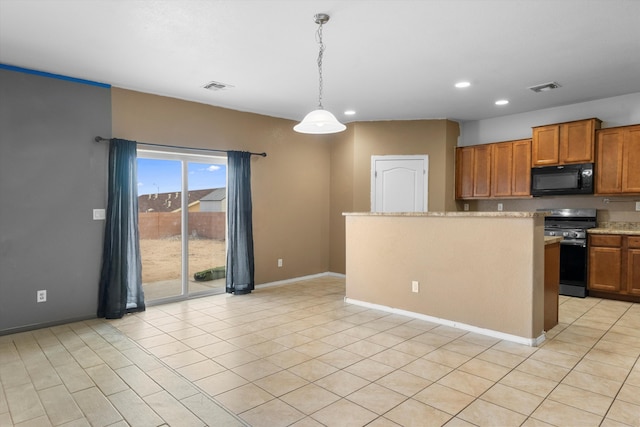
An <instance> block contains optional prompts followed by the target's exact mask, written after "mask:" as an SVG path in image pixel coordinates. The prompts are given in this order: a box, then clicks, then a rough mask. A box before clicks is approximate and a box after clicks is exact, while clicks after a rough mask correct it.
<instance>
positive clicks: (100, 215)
mask: <svg viewBox="0 0 640 427" xmlns="http://www.w3.org/2000/svg"><path fill="white" fill-rule="evenodd" d="M106 217H107V216H106V213H105V210H104V209H94V210H93V219H94V220H96V221H98V220H101V219H105V218H106Z"/></svg>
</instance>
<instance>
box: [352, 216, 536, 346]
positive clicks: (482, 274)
mask: <svg viewBox="0 0 640 427" xmlns="http://www.w3.org/2000/svg"><path fill="white" fill-rule="evenodd" d="M545 215H546V213H544V212H424V213H398V214H389V213H345V214H344V216H345V220H346V298H345V299H346V301H347V302H350V303H353V304H359V305H363V306H368V307H374V308H377V309H382V310H387V311H390V312H395V313H400V314H405V315H410V316H413V317H416V318H420V319H424V320H428V321H431V322H436V323H439V324H443V325H448V326H452V327H456V328H461V329H465V330H468V331H473V332H477V333H481V334H485V335H490V336H494V337H496V338H500V339H506V340H510V341H514V342H518V343H522V344H526V345H530V346H537V345H538V344H540V343H541V342H542V341H544V304H545V298H544V264H545V261H544V256H545V238H544V217H545ZM416 291H417V292H416Z"/></svg>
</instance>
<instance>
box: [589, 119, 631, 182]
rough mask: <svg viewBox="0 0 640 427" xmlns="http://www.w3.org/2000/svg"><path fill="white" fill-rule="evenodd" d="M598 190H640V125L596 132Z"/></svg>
mask: <svg viewBox="0 0 640 427" xmlns="http://www.w3.org/2000/svg"><path fill="white" fill-rule="evenodd" d="M595 175H596V188H595V193H596V194H620V193H626V194H634V193H640V125H633V126H621V127H615V128H607V129H601V130H599V131H597V132H596V170H595Z"/></svg>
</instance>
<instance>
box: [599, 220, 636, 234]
mask: <svg viewBox="0 0 640 427" xmlns="http://www.w3.org/2000/svg"><path fill="white" fill-rule="evenodd" d="M587 232H588V233H590V234H625V235H629V236H640V222H601V223H598V227H596V228H590V229H589V230H587Z"/></svg>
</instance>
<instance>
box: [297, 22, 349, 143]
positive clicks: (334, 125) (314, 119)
mask: <svg viewBox="0 0 640 427" xmlns="http://www.w3.org/2000/svg"><path fill="white" fill-rule="evenodd" d="M314 18H315V22H316V24H318V32H317V39H318V44H319V45H320V52H319V53H318V75H319V78H320V91H319V95H318V109H317V110H313V111H312V112H310V113H309V114H307V115H306V116H305V117H304V119H302V121H301V122H300V123H298V124H297V125H295V126H294V127H293V130H295V131H296V132H300V133H313V134H325V133H337V132H342V131H343V130H345V129H346V128H347V127H346V126H345V125H343V124H342V123H340V122H339V121H338V119H336V117H335V116H334V115H333V114H331V113H330V112H329V111H327V110H325V109H324V108H323V107H322V56H323V54H324V43H322V26H323V25H324V24H326V23H327V21H329V15H327V14H325V13H318V14H316V15H315V16H314Z"/></svg>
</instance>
